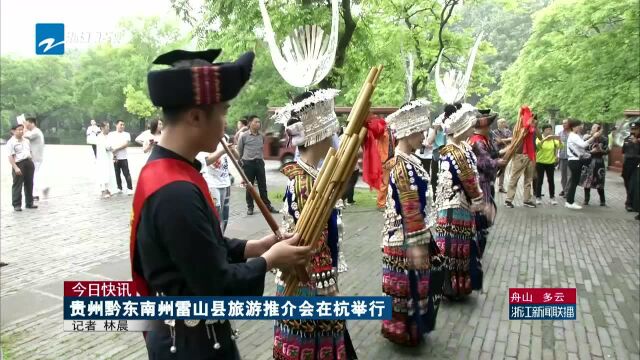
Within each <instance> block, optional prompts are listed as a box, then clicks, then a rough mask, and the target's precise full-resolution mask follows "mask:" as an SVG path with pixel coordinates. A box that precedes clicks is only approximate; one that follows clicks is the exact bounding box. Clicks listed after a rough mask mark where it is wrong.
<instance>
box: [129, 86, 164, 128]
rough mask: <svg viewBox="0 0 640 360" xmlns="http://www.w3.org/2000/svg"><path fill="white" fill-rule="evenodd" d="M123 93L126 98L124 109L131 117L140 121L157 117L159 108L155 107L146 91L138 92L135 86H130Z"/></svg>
mask: <svg viewBox="0 0 640 360" xmlns="http://www.w3.org/2000/svg"><path fill="white" fill-rule="evenodd" d="M123 92H124V96H125V98H126V100H125V102H124V107H125V108H126V109H127V111H128V112H129V113H130V114H131V115H134V116H136V117H137V118H139V119H148V118H150V117H151V116H153V115H157V108H156V107H155V106H153V104H152V103H151V100H149V96H148V95H147V93H146V92H145V91H142V90H136V89H135V88H134V87H133V85H131V84H128V85H127V86H126V87H125V88H124V90H123Z"/></svg>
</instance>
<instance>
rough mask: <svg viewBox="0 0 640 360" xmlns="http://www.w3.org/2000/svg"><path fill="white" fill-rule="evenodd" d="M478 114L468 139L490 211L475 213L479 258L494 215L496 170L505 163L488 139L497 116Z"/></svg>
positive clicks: (484, 111)
mask: <svg viewBox="0 0 640 360" xmlns="http://www.w3.org/2000/svg"><path fill="white" fill-rule="evenodd" d="M478 112H479V113H480V114H479V115H478V117H477V119H476V124H475V126H474V128H475V130H474V133H473V135H472V136H471V137H470V138H469V145H471V148H472V149H473V153H474V154H475V156H476V159H477V163H476V167H477V168H478V179H479V180H480V188H481V189H482V194H483V196H484V202H485V203H486V204H489V209H490V210H491V211H490V212H489V213H488V214H485V213H482V212H478V213H476V233H477V237H478V246H479V250H480V252H479V256H480V257H481V256H482V254H483V253H484V248H485V246H486V244H487V237H488V235H489V228H490V227H491V226H493V221H494V218H495V215H496V211H497V209H496V204H495V201H494V199H495V196H496V193H495V186H494V185H495V181H496V175H497V173H498V169H499V168H501V167H504V165H505V164H506V161H504V160H503V159H500V158H499V154H498V149H497V148H496V147H495V146H494V145H493V141H491V140H490V139H489V128H490V127H491V124H493V121H494V120H495V119H496V117H497V116H498V114H495V113H491V110H490V109H489V110H478Z"/></svg>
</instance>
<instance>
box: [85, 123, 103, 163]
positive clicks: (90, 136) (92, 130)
mask: <svg viewBox="0 0 640 360" xmlns="http://www.w3.org/2000/svg"><path fill="white" fill-rule="evenodd" d="M98 134H100V128H99V127H98V126H97V125H96V121H95V120H91V126H89V127H88V128H87V144H90V145H91V148H92V149H93V156H94V157H97V153H96V139H97V137H98Z"/></svg>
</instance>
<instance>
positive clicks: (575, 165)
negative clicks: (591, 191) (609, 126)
mask: <svg viewBox="0 0 640 360" xmlns="http://www.w3.org/2000/svg"><path fill="white" fill-rule="evenodd" d="M581 133H582V122H581V121H580V120H574V119H571V120H569V137H568V138H567V157H568V160H569V161H568V164H569V170H570V171H571V178H570V182H569V191H568V192H567V202H566V203H565V204H564V206H565V207H567V208H569V209H574V210H579V209H582V206H580V205H578V204H575V203H574V201H575V196H576V188H577V187H578V183H579V182H580V174H581V173H582V161H581V160H580V158H581V157H582V156H583V155H585V154H588V151H587V147H588V146H589V145H591V143H592V142H593V141H594V140H595V139H597V138H599V137H600V134H601V131H598V132H597V133H595V134H593V136H592V137H591V138H590V139H589V140H587V141H584V140H582V137H581V136H580V134H581Z"/></svg>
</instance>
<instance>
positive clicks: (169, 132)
mask: <svg viewBox="0 0 640 360" xmlns="http://www.w3.org/2000/svg"><path fill="white" fill-rule="evenodd" d="M219 54H220V50H219V49H210V50H205V51H197V52H190V51H183V50H174V51H171V52H168V53H166V54H163V55H161V56H159V57H158V58H157V59H156V60H155V61H154V64H158V65H169V66H170V67H169V68H166V69H161V70H152V71H150V72H149V74H148V76H147V83H148V86H149V97H150V99H151V102H152V103H153V104H154V105H155V106H158V107H160V108H162V113H163V119H162V121H163V123H164V128H163V131H162V136H161V138H160V141H159V143H158V144H157V145H155V146H154V147H153V150H152V151H151V155H150V156H149V160H148V161H147V163H146V165H145V166H144V167H143V168H142V170H141V172H140V176H139V179H138V184H137V186H136V192H135V195H134V198H133V213H132V220H131V238H130V241H131V242H130V251H131V253H130V254H131V270H132V278H133V282H134V287H135V290H136V292H137V293H138V294H140V295H141V296H261V295H262V293H263V290H264V282H265V274H266V273H267V271H269V270H271V269H272V268H275V267H282V266H285V265H296V264H304V263H306V262H307V261H308V258H309V254H310V251H311V249H310V247H303V246H301V247H298V246H294V244H296V243H297V241H298V240H299V236H298V235H291V234H284V235H283V236H282V238H283V240H281V241H278V238H277V237H276V236H275V235H270V236H266V237H264V238H262V239H260V240H249V241H245V240H238V239H230V238H226V237H224V236H223V235H222V231H221V227H220V219H219V217H218V214H217V212H216V210H215V206H214V204H213V201H212V200H211V194H210V193H209V189H208V188H207V184H206V182H205V180H204V178H203V177H202V176H201V174H200V173H199V170H200V168H201V166H202V164H201V163H199V162H198V161H196V160H195V158H196V155H197V154H198V153H199V152H201V151H206V152H213V151H214V150H215V149H216V147H217V145H218V142H219V141H220V140H221V139H222V136H223V129H224V122H225V118H226V113H227V110H228V108H229V101H230V100H231V99H233V98H235V97H236V95H237V94H238V93H239V92H240V90H241V88H242V87H243V86H244V84H245V83H246V82H247V81H248V80H249V77H250V73H251V68H252V64H253V59H254V54H253V53H252V52H249V53H246V54H244V55H242V56H241V57H240V58H239V59H238V60H237V61H235V62H233V63H213V61H214V60H215V58H216V57H217V56H218V55H219ZM250 258H254V259H253V260H249V261H247V259H250ZM236 337H237V332H236V331H233V330H232V326H231V324H230V323H229V321H226V320H225V321H206V322H205V321H198V320H189V321H186V320H184V321H183V320H166V321H165V322H153V327H152V330H150V331H148V332H147V333H145V342H146V345H147V351H148V354H149V358H150V359H240V354H239V351H238V348H237V346H236V343H235V340H234V339H235V338H236Z"/></svg>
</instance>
